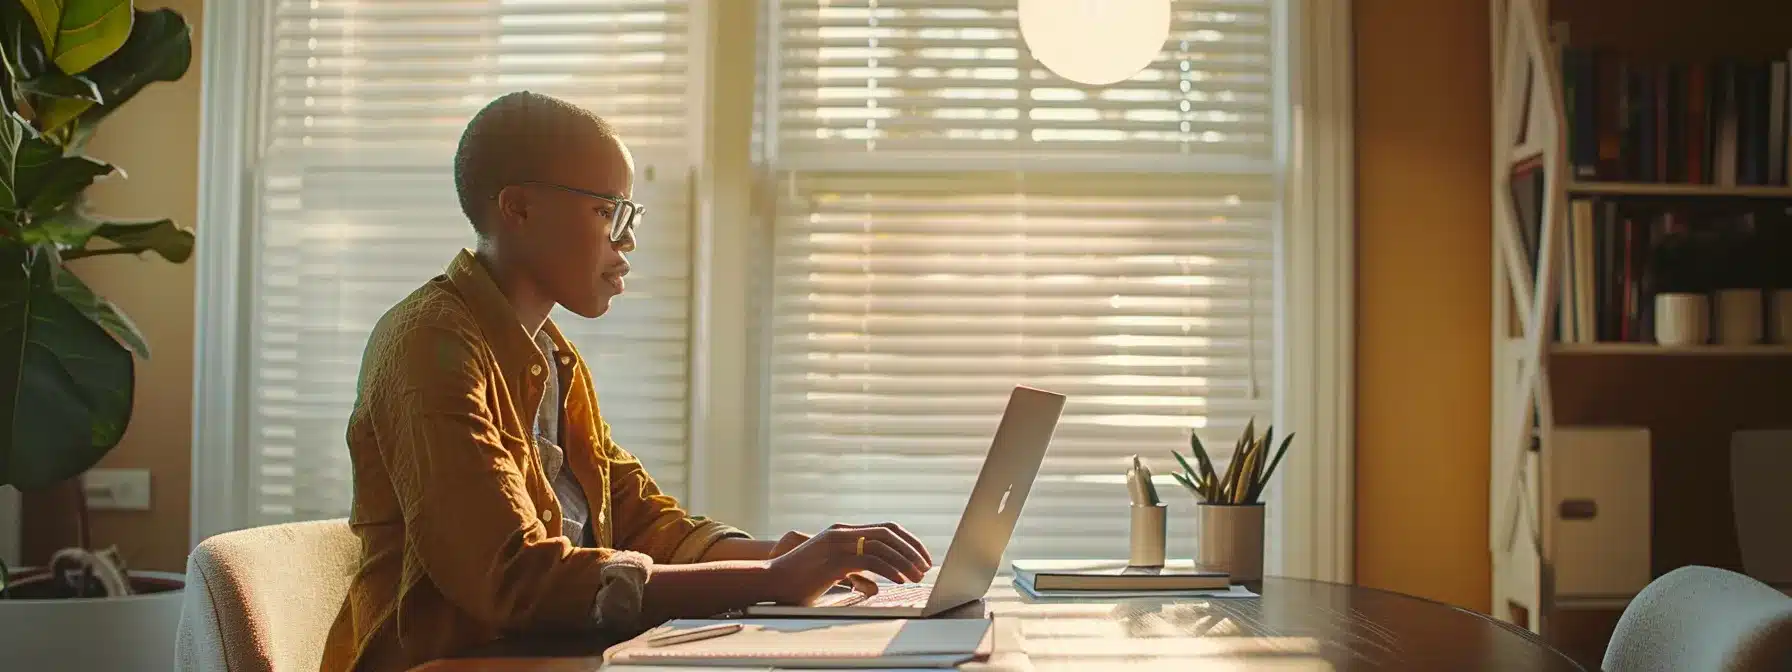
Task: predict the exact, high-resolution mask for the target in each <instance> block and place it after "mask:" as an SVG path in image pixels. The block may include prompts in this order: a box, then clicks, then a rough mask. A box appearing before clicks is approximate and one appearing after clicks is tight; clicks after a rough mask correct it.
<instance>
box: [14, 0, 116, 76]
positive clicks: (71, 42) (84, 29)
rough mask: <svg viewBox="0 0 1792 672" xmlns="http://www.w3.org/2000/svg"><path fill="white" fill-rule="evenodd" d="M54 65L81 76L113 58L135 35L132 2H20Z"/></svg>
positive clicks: (73, 0)
mask: <svg viewBox="0 0 1792 672" xmlns="http://www.w3.org/2000/svg"><path fill="white" fill-rule="evenodd" d="M19 2H20V4H22V5H24V6H25V11H26V12H28V13H30V14H31V19H32V22H33V23H35V24H36V25H37V32H38V35H39V36H41V37H42V39H43V43H44V47H45V49H46V50H48V51H49V54H50V61H51V62H52V63H55V64H56V67H57V68H58V69H60V70H62V72H64V73H67V74H70V75H78V74H81V73H83V72H86V71H87V69H88V68H91V67H93V66H94V64H95V63H99V62H100V61H103V60H105V59H106V57H107V56H111V55H112V52H115V51H118V48H119V47H121V46H123V45H124V43H125V39H126V38H127V37H129V36H130V34H131V19H132V12H131V0H19Z"/></svg>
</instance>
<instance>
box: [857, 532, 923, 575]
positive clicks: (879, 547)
mask: <svg viewBox="0 0 1792 672" xmlns="http://www.w3.org/2000/svg"><path fill="white" fill-rule="evenodd" d="M865 555H874V556H877V558H878V559H880V560H883V561H884V562H886V563H889V565H890V566H891V567H893V568H895V569H896V571H898V572H901V573H902V578H901V579H897V578H896V577H891V580H893V581H896V582H897V583H907V582H920V580H921V579H922V578H923V572H922V571H921V568H920V567H919V566H918V565H916V564H915V560H914V559H913V558H910V557H908V556H906V555H903V554H902V552H901V551H898V550H896V549H894V548H891V547H890V545H889V544H888V543H885V542H884V540H882V539H871V538H866V540H865Z"/></svg>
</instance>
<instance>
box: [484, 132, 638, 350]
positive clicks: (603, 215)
mask: <svg viewBox="0 0 1792 672" xmlns="http://www.w3.org/2000/svg"><path fill="white" fill-rule="evenodd" d="M566 149H567V151H565V152H562V153H560V155H559V156H558V157H556V158H555V159H553V160H551V161H550V162H549V164H548V165H544V166H541V167H540V170H539V171H538V172H537V175H538V178H537V179H536V180H535V181H532V182H530V183H526V184H521V185H512V186H510V187H506V188H505V189H504V193H503V194H502V195H500V197H499V200H500V204H501V205H502V204H504V203H506V202H507V201H511V200H514V201H515V202H514V203H511V204H510V206H509V207H505V208H504V209H505V211H506V212H505V215H506V217H505V219H506V220H508V221H507V223H508V224H510V225H509V226H507V227H506V228H507V229H508V231H507V233H509V234H510V236H509V240H505V241H502V244H503V245H504V246H505V247H506V248H508V249H515V250H518V251H520V252H521V253H522V254H521V255H520V256H521V261H523V262H524V263H525V265H526V266H525V271H526V272H528V273H530V274H531V276H532V278H533V279H534V281H535V284H536V286H537V287H538V288H539V289H540V290H541V291H542V292H543V293H544V294H545V295H546V298H548V299H552V300H553V301H554V302H555V303H557V304H559V305H560V306H561V307H564V308H566V309H567V310H569V311H572V312H573V313H574V314H577V315H580V316H583V317H597V316H599V315H602V314H604V313H605V312H606V311H608V310H609V309H610V300H611V299H613V298H615V296H616V295H618V294H621V293H622V291H623V276H625V275H627V274H628V260H627V259H626V258H624V257H623V252H625V251H629V250H633V249H634V236H633V234H632V233H631V234H629V235H628V236H626V237H624V238H622V239H621V240H618V241H615V242H612V241H611V240H610V236H611V231H612V226H613V225H614V224H615V223H616V218H617V217H618V216H619V212H618V209H619V208H621V207H622V206H620V205H619V204H617V203H616V202H615V201H614V200H611V199H629V198H631V197H632V196H633V189H634V163H633V159H632V158H631V157H630V156H629V153H628V149H627V148H626V147H624V146H623V144H622V142H621V141H619V140H617V139H615V138H613V137H612V138H588V139H582V140H578V141H576V142H575V143H574V144H573V146H570V147H567V148H566Z"/></svg>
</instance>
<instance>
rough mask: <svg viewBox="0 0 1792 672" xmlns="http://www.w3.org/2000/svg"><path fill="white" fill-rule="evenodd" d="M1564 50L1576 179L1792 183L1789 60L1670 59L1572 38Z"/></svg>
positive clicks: (1564, 82)
mask: <svg viewBox="0 0 1792 672" xmlns="http://www.w3.org/2000/svg"><path fill="white" fill-rule="evenodd" d="M1561 53H1562V61H1561V62H1562V99H1563V103H1564V105H1565V107H1566V111H1567V114H1566V117H1567V121H1568V155H1569V163H1570V164H1572V165H1573V166H1574V176H1575V178H1577V179H1580V180H1599V181H1623V182H1656V183H1676V184H1711V185H1720V186H1747V185H1776V186H1785V185H1788V184H1792V175H1788V172H1787V169H1786V167H1787V157H1788V155H1789V154H1792V152H1789V151H1788V147H1792V135H1789V134H1788V133H1787V129H1788V126H1792V124H1789V123H1788V119H1789V118H1792V116H1789V115H1792V106H1789V105H1788V89H1789V87H1788V86H1787V82H1788V81H1789V80H1788V76H1789V73H1788V69H1787V58H1785V57H1783V56H1782V57H1778V58H1770V59H1749V58H1727V59H1712V60H1709V61H1699V62H1667V61H1661V60H1649V59H1641V58H1636V57H1632V56H1629V55H1626V54H1620V53H1614V52H1611V51H1606V50H1600V49H1590V48H1584V47H1575V46H1572V45H1565V46H1563V47H1562V48H1561Z"/></svg>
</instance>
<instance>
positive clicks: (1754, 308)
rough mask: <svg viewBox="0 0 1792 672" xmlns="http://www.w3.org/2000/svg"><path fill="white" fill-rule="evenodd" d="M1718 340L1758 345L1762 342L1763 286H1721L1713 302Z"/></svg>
mask: <svg viewBox="0 0 1792 672" xmlns="http://www.w3.org/2000/svg"><path fill="white" fill-rule="evenodd" d="M1712 310H1713V311H1714V319H1713V320H1712V321H1713V322H1715V323H1716V325H1717V342H1718V343H1720V344H1722V345H1754V344H1756V343H1760V342H1761V336H1762V335H1763V332H1762V326H1763V323H1764V322H1765V320H1763V319H1762V315H1761V290H1759V289H1720V290H1717V302H1716V305H1715V306H1713V309H1712Z"/></svg>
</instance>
